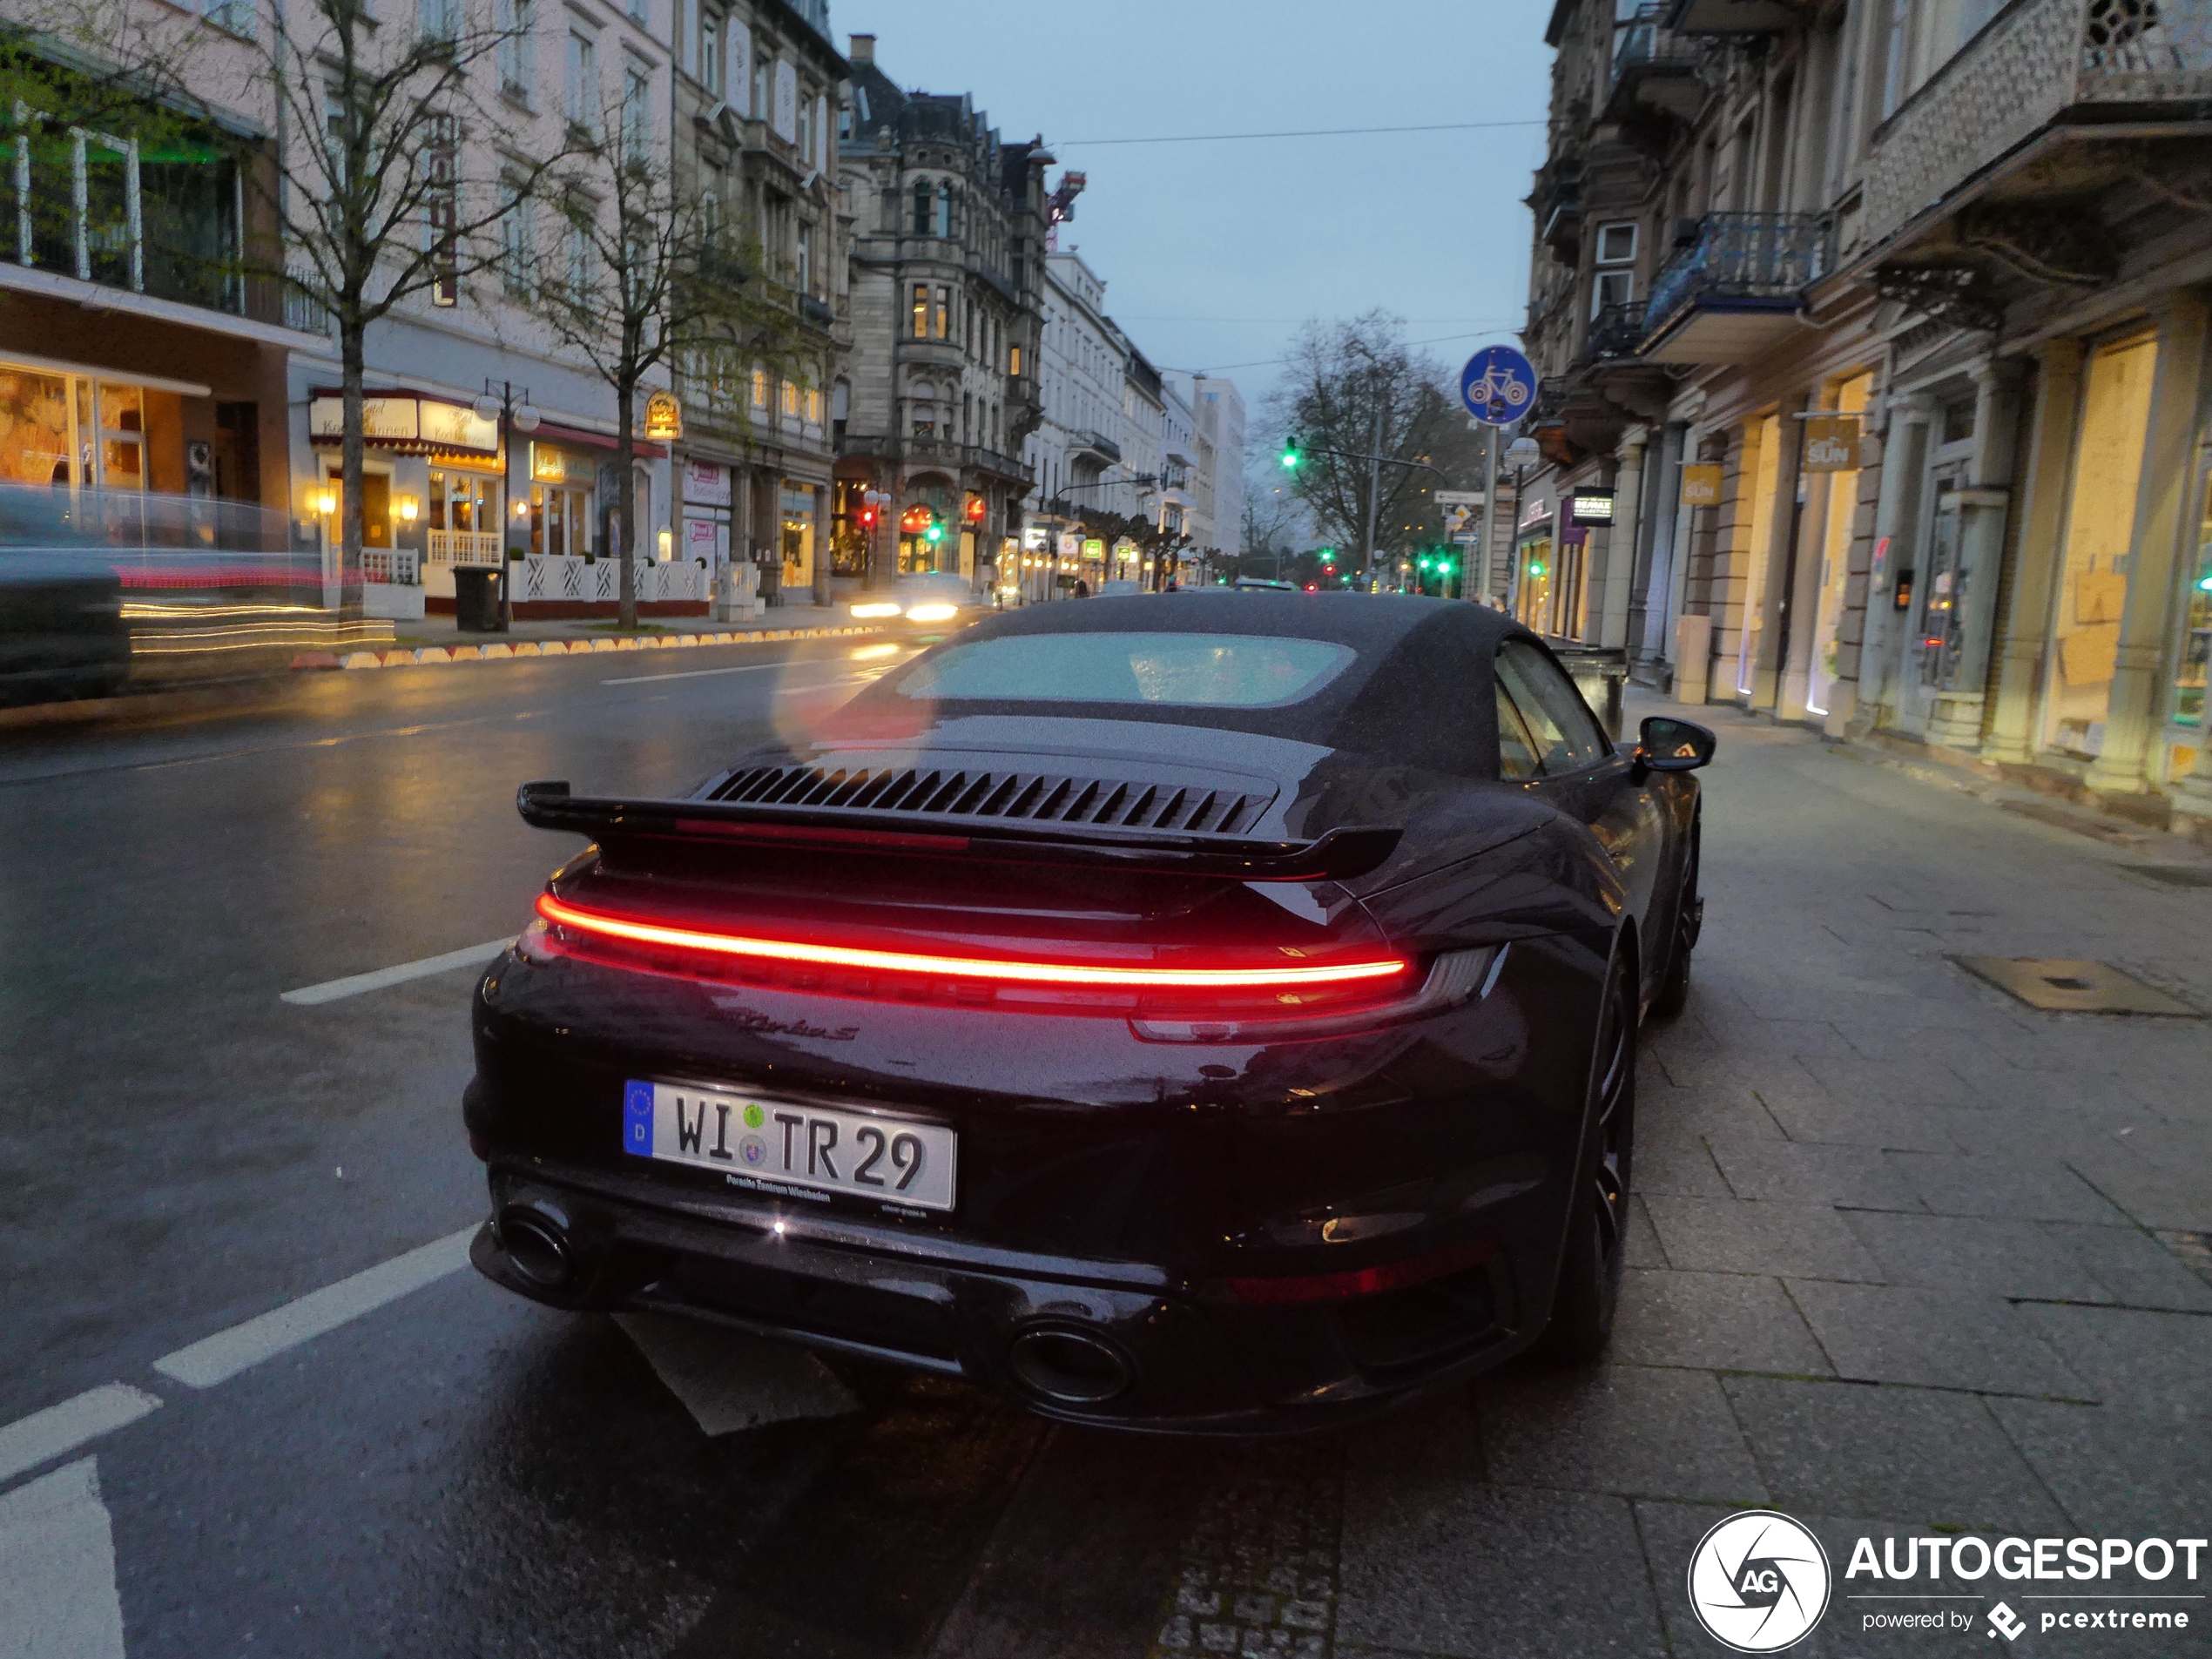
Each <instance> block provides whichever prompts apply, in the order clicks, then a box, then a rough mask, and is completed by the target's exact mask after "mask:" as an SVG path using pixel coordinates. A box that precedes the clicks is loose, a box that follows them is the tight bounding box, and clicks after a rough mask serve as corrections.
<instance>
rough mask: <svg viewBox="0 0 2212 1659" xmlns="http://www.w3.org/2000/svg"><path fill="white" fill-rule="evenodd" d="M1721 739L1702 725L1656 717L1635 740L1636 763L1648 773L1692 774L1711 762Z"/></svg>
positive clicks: (1661, 715)
mask: <svg viewBox="0 0 2212 1659" xmlns="http://www.w3.org/2000/svg"><path fill="white" fill-rule="evenodd" d="M1719 747H1720V739H1719V738H1716V737H1715V736H1714V735H1713V734H1712V733H1711V732H1709V731H1707V730H1706V729H1705V728H1704V727H1703V726H1702V725H1694V724H1692V723H1691V722H1690V721H1688V720H1676V719H1670V718H1668V717H1667V716H1665V715H1663V714H1655V715H1652V716H1651V717H1650V718H1648V719H1646V720H1645V721H1644V723H1643V725H1642V729H1641V731H1640V732H1638V734H1637V740H1636V756H1635V758H1636V764H1637V765H1640V766H1642V767H1643V768H1645V769H1646V770H1647V771H1650V772H1695V771H1696V770H1697V768H1698V767H1700V766H1703V765H1710V764H1711V763H1712V759H1713V752H1714V751H1715V750H1716V749H1717V748H1719Z"/></svg>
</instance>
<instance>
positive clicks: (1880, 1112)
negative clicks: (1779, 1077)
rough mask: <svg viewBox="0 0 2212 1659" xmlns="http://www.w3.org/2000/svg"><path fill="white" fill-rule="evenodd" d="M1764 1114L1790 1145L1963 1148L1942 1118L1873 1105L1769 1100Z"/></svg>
mask: <svg viewBox="0 0 2212 1659" xmlns="http://www.w3.org/2000/svg"><path fill="white" fill-rule="evenodd" d="M1766 1106H1767V1109H1768V1110H1769V1111H1770V1112H1771V1113H1772V1114H1773V1115H1774V1120H1775V1122H1777V1123H1779V1124H1781V1125H1782V1131H1783V1133H1784V1134H1785V1135H1787V1136H1789V1137H1790V1138H1791V1140H1793V1141H1811V1142H1817V1143H1824V1144H1827V1145H1834V1146H1871V1147H1879V1148H1882V1149H1885V1150H1898V1151H1908V1152H1959V1151H1964V1150H1966V1148H1964V1147H1962V1146H1960V1145H1959V1143H1958V1142H1957V1141H1956V1140H1955V1139H1953V1138H1952V1135H1951V1133H1950V1131H1949V1130H1948V1129H1946V1127H1945V1122H1944V1119H1945V1116H1946V1114H1945V1113H1941V1112H1931V1111H1927V1110H1925V1109H1922V1108H1919V1107H1916V1106H1898V1105H1892V1104H1885V1103H1882V1102H1878V1101H1865V1100H1837V1099H1835V1098H1833V1097H1832V1096H1825V1095H1822V1096H1785V1097H1783V1098H1779V1099H1775V1100H1770V1101H1768V1102H1767V1103H1766Z"/></svg>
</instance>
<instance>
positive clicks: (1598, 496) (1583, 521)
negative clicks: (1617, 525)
mask: <svg viewBox="0 0 2212 1659" xmlns="http://www.w3.org/2000/svg"><path fill="white" fill-rule="evenodd" d="M1567 522H1568V523H1570V524H1576V525H1581V526H1584V527H1586V528H1595V529H1605V528H1606V527H1607V526H1608V525H1609V524H1611V523H1613V492H1612V491H1611V490H1609V489H1596V488H1594V487H1592V488H1585V489H1577V490H1576V491H1575V493H1574V494H1573V495H1572V496H1568V498H1567Z"/></svg>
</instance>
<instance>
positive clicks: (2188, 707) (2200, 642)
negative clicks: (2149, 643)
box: [2172, 464, 2212, 772]
mask: <svg viewBox="0 0 2212 1659" xmlns="http://www.w3.org/2000/svg"><path fill="white" fill-rule="evenodd" d="M2197 498H2198V500H2199V501H2200V502H2202V503H2203V504H2202V509H2200V510H2202V513H2203V515H2204V516H2203V521H2202V523H2200V524H2199V525H2198V527H2197V532H2196V558H2195V561H2194V562H2193V563H2192V564H2191V565H2190V567H2189V572H2188V584H2189V585H2188V595H2187V603H2186V604H2184V606H2183V607H2182V610H2183V614H2184V617H2185V618H2186V625H2185V626H2184V629H2183V631H2182V651H2181V667H2180V672H2179V673H2178V674H2177V675H2176V676H2175V682H2174V707H2173V712H2172V719H2173V723H2174V724H2175V725H2178V726H2186V727H2188V729H2189V730H2190V731H2192V732H2195V733H2196V734H2197V737H2196V741H2195V745H2194V746H2195V747H2198V748H2201V747H2202V745H2203V741H2204V738H2203V733H2204V701H2205V698H2204V693H2205V671H2206V666H2207V663H2208V660H2212V464H2208V465H2207V467H2206V469H2205V471H2204V474H2203V475H2202V477H2201V478H2200V479H2199V480H2198V482H2197ZM2177 759H2178V757H2177ZM2190 760H2191V762H2192V764H2193V763H2194V761H2195V755H2194V753H2192V754H2191V756H2190ZM2181 770H2182V768H2181V767H2180V765H2178V764H2177V765H2176V766H2175V771H2177V772H2178V771H2181Z"/></svg>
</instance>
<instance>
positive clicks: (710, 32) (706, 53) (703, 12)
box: [699, 6, 723, 98]
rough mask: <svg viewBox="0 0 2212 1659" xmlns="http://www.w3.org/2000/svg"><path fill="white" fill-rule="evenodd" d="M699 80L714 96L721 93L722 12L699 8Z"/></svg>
mask: <svg viewBox="0 0 2212 1659" xmlns="http://www.w3.org/2000/svg"><path fill="white" fill-rule="evenodd" d="M699 82H700V84H702V85H704V86H705V88H706V90H707V91H708V92H709V93H710V94H711V95H712V96H713V97H715V98H720V97H721V96H722V95H723V76H722V14H721V13H719V12H718V11H715V10H711V9H710V8H708V7H705V6H701V7H700V8H699Z"/></svg>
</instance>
